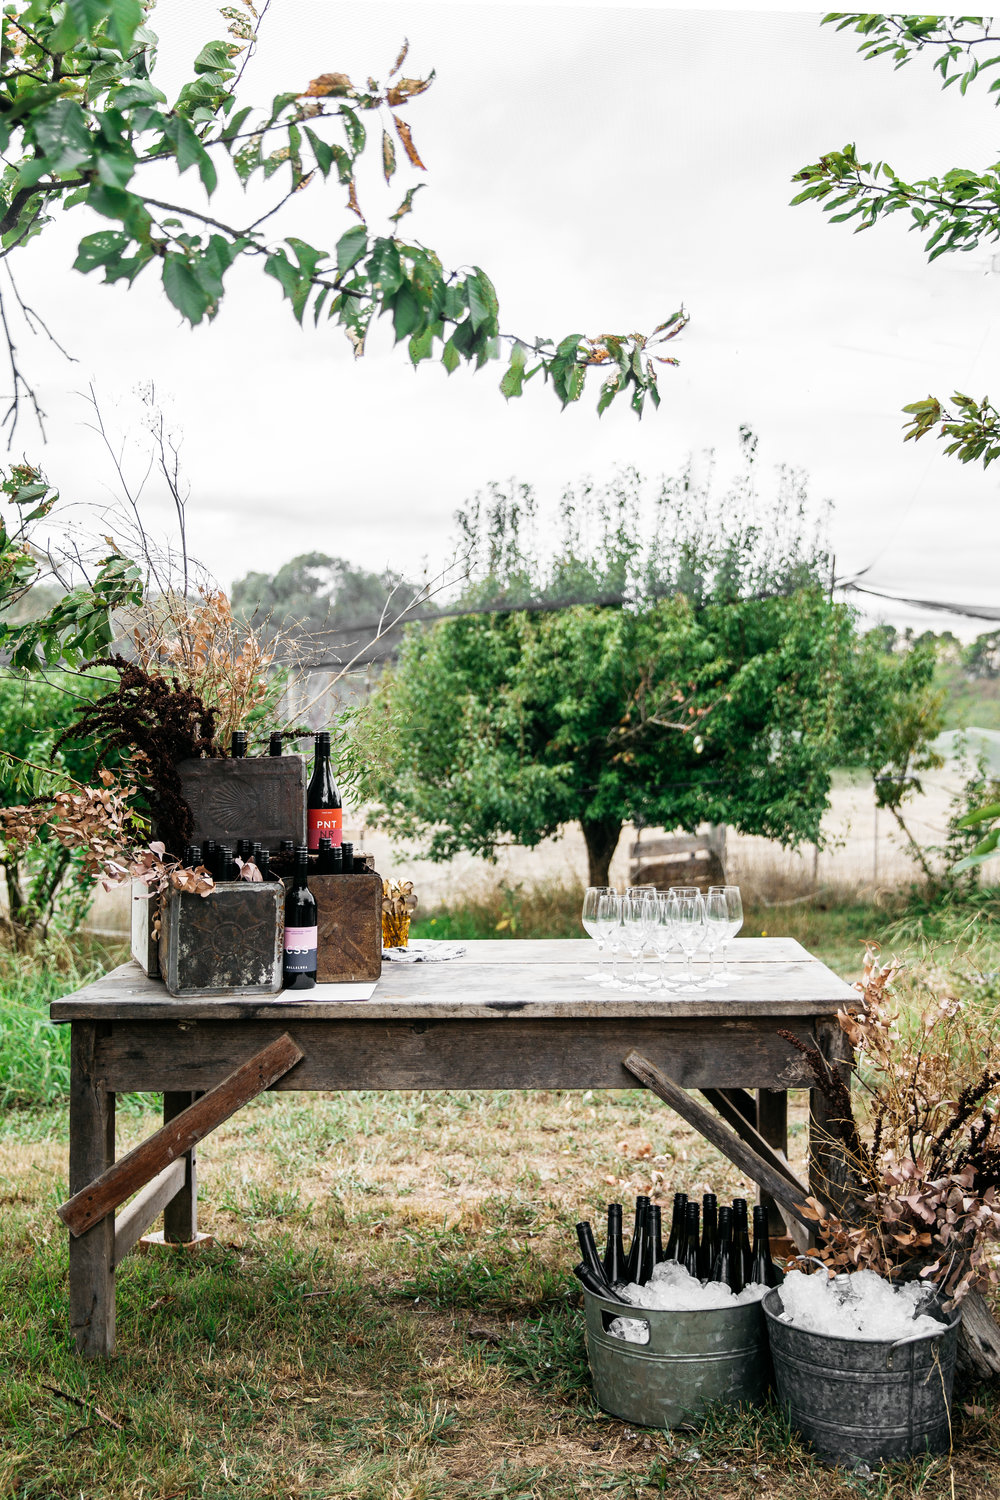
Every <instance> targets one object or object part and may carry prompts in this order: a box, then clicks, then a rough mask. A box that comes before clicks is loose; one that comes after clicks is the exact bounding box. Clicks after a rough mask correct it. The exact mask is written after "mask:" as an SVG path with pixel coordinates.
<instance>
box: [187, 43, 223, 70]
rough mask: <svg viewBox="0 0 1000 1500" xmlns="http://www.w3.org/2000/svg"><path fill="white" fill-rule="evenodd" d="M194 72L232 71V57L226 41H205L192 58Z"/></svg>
mask: <svg viewBox="0 0 1000 1500" xmlns="http://www.w3.org/2000/svg"><path fill="white" fill-rule="evenodd" d="M194 70H195V72H196V73H225V72H227V71H229V72H231V71H232V58H231V57H230V55H229V44H228V43H227V42H207V43H206V44H205V46H204V47H202V49H201V51H200V52H199V53H198V56H197V57H196V58H195V60H194Z"/></svg>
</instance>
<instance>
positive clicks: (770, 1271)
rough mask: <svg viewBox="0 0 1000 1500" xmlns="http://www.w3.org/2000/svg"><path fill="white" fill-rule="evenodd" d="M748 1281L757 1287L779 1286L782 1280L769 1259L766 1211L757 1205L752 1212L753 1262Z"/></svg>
mask: <svg viewBox="0 0 1000 1500" xmlns="http://www.w3.org/2000/svg"><path fill="white" fill-rule="evenodd" d="M750 1280H751V1281H755V1282H757V1284H758V1285H759V1286H780V1284H781V1282H782V1281H783V1280H784V1277H783V1276H782V1274H781V1272H780V1271H779V1270H778V1267H777V1266H776V1265H775V1264H774V1261H773V1260H772V1259H771V1242H770V1239H769V1236H768V1230H767V1209H766V1208H764V1207H762V1206H761V1205H758V1206H757V1207H756V1208H755V1209H754V1211H753V1260H752V1261H751V1263H750Z"/></svg>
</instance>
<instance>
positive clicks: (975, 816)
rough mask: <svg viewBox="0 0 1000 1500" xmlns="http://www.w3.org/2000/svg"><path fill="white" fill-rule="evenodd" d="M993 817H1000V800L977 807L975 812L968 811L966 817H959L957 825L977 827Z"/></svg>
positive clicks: (958, 826)
mask: <svg viewBox="0 0 1000 1500" xmlns="http://www.w3.org/2000/svg"><path fill="white" fill-rule="evenodd" d="M991 818H1000V802H991V803H990V804H989V806H988V807H977V808H976V810H975V812H970V813H966V815H965V817H964V818H959V820H958V822H957V823H956V824H955V827H956V828H975V827H977V826H978V824H980V823H988V822H989V821H990V819H991Z"/></svg>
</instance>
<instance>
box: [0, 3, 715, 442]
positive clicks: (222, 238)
mask: <svg viewBox="0 0 1000 1500" xmlns="http://www.w3.org/2000/svg"><path fill="white" fill-rule="evenodd" d="M266 9H267V7H266V6H265V7H264V8H263V10H262V11H261V12H260V13H259V14H258V12H257V11H256V10H255V9H254V7H253V5H252V4H251V3H250V0H238V3H237V4H234V5H231V6H229V7H227V9H225V10H224V11H223V15H224V16H225V17H226V18H227V20H228V22H229V37H228V39H227V40H219V41H212V42H209V43H208V44H207V45H206V46H204V47H203V48H202V49H201V51H200V52H199V54H198V56H197V57H196V58H195V59H194V63H193V76H192V77H191V78H190V79H189V80H188V81H187V82H186V83H185V84H184V85H183V87H182V88H181V90H180V92H179V93H178V95H177V97H176V98H175V99H174V100H173V102H170V101H168V99H167V97H166V95H165V94H164V93H163V92H162V91H161V90H160V89H159V88H158V87H157V86H156V83H155V81H154V80H155V76H156V40H157V39H156V36H155V35H154V33H153V32H152V31H150V30H149V28H148V27H147V26H146V25H145V22H144V14H143V10H142V7H141V6H140V4H139V0H75V3H69V4H66V5H63V4H58V3H54V0H15V3H14V4H12V5H9V6H8V7H7V11H8V22H9V24H8V27H7V30H6V36H5V50H4V53H3V71H2V76H0V152H3V153H5V154H6V155H5V159H6V161H7V165H6V167H5V169H4V171H3V173H2V175H0V258H2V257H3V256H5V255H7V254H9V253H10V252H11V251H12V250H13V249H14V248H15V246H18V245H22V244H24V243H26V242H27V241H28V240H30V239H31V238H32V237H33V236H34V235H35V234H38V233H40V232H41V231H42V230H43V228H44V227H45V225H46V224H48V223H49V222H50V215H49V212H48V210H50V209H51V208H52V206H53V205H54V204H55V203H57V202H59V203H61V205H62V207H63V208H64V209H66V210H69V209H72V208H75V207H77V206H80V205H84V206H86V207H88V208H90V209H91V210H92V211H94V212H96V213H97V214H99V215H100V216H101V217H102V218H104V219H106V220H108V221H110V224H111V226H113V227H108V228H103V229H99V230H97V231H96V232H94V233H91V234H87V235H85V236H84V237H83V238H82V239H81V240H80V242H79V246H78V253H77V256H76V260H75V262H74V265H75V268H76V269H77V270H79V271H82V272H84V273H89V272H92V271H99V272H100V273H101V274H102V276H103V279H104V281H105V282H107V283H112V284H113V283H115V282H118V281H125V282H126V283H128V284H131V283H132V282H133V281H135V279H136V278H137V277H138V276H139V275H140V274H141V273H142V272H143V271H144V270H146V268H147V267H149V266H156V267H157V268H158V269H159V273H160V276H161V279H162V283H163V288H164V291H165V293H166V295H167V297H168V298H169V300H170V301H171V303H172V304H173V305H174V306H175V307H176V308H177V310H178V311H179V312H180V314H181V316H182V317H183V318H184V319H185V320H186V321H187V322H188V323H190V324H191V325H192V326H195V325H197V324H199V323H201V322H202V321H203V320H206V319H207V320H211V319H212V318H214V317H215V316H216V314H217V312H218V310H219V306H220V304H221V301H222V298H223V296H224V292H225V284H226V279H227V276H228V273H229V271H230V270H231V268H232V266H233V265H234V264H235V263H236V262H238V261H239V260H241V259H245V258H255V259H260V260H261V261H262V265H263V270H264V272H265V274H266V275H268V276H269V277H271V278H273V280H274V281H276V282H277V284H278V287H279V289H280V291H281V294H282V296H283V297H284V298H285V300H287V301H288V302H289V303H290V304H291V310H292V313H293V316H294V317H295V318H296V320H297V321H298V322H299V323H302V322H303V321H304V319H305V317H306V316H310V317H311V318H312V320H313V323H314V325H318V324H319V322H320V320H321V319H323V320H326V321H333V322H334V323H336V324H337V325H339V326H340V328H341V329H342V330H343V332H344V333H345V335H346V336H347V338H348V340H349V341H350V343H351V345H352V347H353V349H354V352H355V355H356V356H360V355H361V354H363V353H364V349H365V341H366V338H367V334H368V331H369V328H370V326H371V323H372V320H373V319H374V318H376V317H383V316H384V317H388V318H390V319H391V321H392V326H393V332H394V335H395V341H396V343H401V342H404V341H405V342H406V345H407V351H408V354H409V358H410V360H411V361H412V363H413V364H414V365H418V364H421V363H422V362H423V361H425V360H428V359H439V360H440V361H441V363H442V364H443V365H444V366H445V369H446V370H447V371H448V373H449V374H451V373H452V372H453V371H454V370H455V369H457V368H458V367H459V365H461V364H466V365H469V364H471V365H474V367H475V368H476V369H480V368H482V367H483V365H485V364H487V363H488V362H490V361H493V360H496V359H498V358H500V357H501V354H502V352H503V351H502V346H503V345H504V344H506V345H507V346H508V347H509V354H508V356H507V358H508V363H507V369H506V372H505V374H504V376H503V379H502V381H501V391H502V393H503V395H504V396H505V397H506V398H507V399H508V400H509V399H511V398H514V397H517V396H520V395H521V394H522V391H523V387H524V384H525V382H526V381H528V380H530V379H532V378H533V377H534V376H535V375H538V374H541V375H542V377H543V381H545V382H551V384H552V386H553V389H554V390H555V393H556V395H557V397H558V399H559V400H560V402H561V404H562V405H563V406H564V407H565V406H566V405H568V404H569V403H570V402H573V401H576V400H578V399H579V398H580V396H581V395H582V394H583V391H584V387H585V383H586V374H587V371H588V370H589V369H590V368H591V367H595V366H598V367H601V366H603V367H606V369H607V372H608V373H607V375H606V378H605V379H604V381H603V383H602V385H601V389H600V395H599V399H598V411H599V412H603V411H604V410H606V409H607V407H608V406H609V405H610V404H611V402H612V401H613V400H615V399H616V398H617V397H618V396H625V397H626V398H627V399H629V401H630V404H631V406H632V408H633V409H634V410H635V411H636V412H637V413H639V414H641V413H642V410H643V408H644V405H645V402H646V399H647V397H648V398H649V399H650V400H651V401H652V402H653V404H654V405H657V404H658V403H659V392H658V388H657V366H658V365H661V364H667V365H672V364H676V363H677V361H676V360H675V359H673V358H671V357H669V356H667V355H664V354H663V353H661V352H659V350H660V346H662V345H664V344H665V343H667V342H669V341H670V340H672V339H674V338H675V337H676V336H677V335H678V334H679V333H680V332H681V330H682V328H683V327H684V326H685V324H686V323H687V321H688V318H687V314H686V313H685V312H684V310H683V309H680V310H679V311H677V312H674V313H672V314H671V315H670V316H669V317H668V318H666V319H665V320H664V321H663V322H661V323H660V324H659V326H658V327H657V328H655V329H654V330H653V332H652V333H651V334H648V335H647V334H643V333H630V334H614V333H611V334H603V335H600V336H594V337H591V336H587V335H584V334H579V333H575V334H571V335H569V336H567V337H564V338H562V339H559V340H553V339H549V338H538V339H534V340H525V339H522V338H516V337H514V336H511V335H504V334H501V328H500V316H499V302H498V298H497V294H496V291H495V289H494V286H493V283H492V281H491V280H490V278H489V276H488V275H487V273H486V272H485V271H484V270H483V269H482V267H480V266H475V265H474V266H471V267H465V268H462V269H459V270H453V271H450V272H446V271H445V269H444V267H443V265H442V262H441V260H440V258H439V257H438V256H437V255H436V254H435V253H434V251H433V250H430V249H428V248H427V247H425V246H423V245H422V244H420V243H419V242H416V241H413V242H411V241H410V240H409V239H406V238H403V237H401V236H400V234H399V232H398V229H393V230H392V231H391V232H389V233H388V234H373V233H372V232H371V231H370V229H369V225H368V220H367V219H366V216H365V213H364V211H363V210H362V207H361V204H360V202H359V199H358V191H357V166H358V163H359V162H360V160H361V158H362V157H363V156H364V154H365V152H366V150H367V149H368V148H369V147H371V148H373V149H374V150H375V151H376V152H377V153H378V158H379V162H380V166H381V169H382V174H383V177H384V180H385V183H386V184H387V185H389V184H390V183H391V182H392V179H393V178H394V177H395V176H396V174H397V171H398V170H399V169H400V165H401V163H402V162H404V161H405V163H406V165H407V167H408V169H409V170H411V171H413V172H425V171H426V167H425V164H424V162H423V160H422V158H421V156H420V152H419V149H418V147H417V145H416V142H415V140H414V137H413V131H412V128H411V126H410V123H409V121H408V120H407V119H406V118H405V117H404V114H403V113H402V112H401V111H404V110H408V106H409V105H410V103H411V102H412V101H413V100H414V99H416V98H418V97H419V96H420V95H421V94H423V93H425V92H426V91H427V89H429V88H430V86H431V84H432V82H433V78H434V74H433V71H432V72H430V73H429V74H428V75H427V76H425V77H409V76H405V75H404V74H403V72H402V69H403V64H404V62H405V61H406V58H407V56H408V51H409V44H408V43H404V45H403V47H402V48H401V50H400V52H399V54H398V56H397V57H396V60H395V62H394V63H393V66H392V68H391V69H390V71H389V74H388V76H387V78H386V79H385V81H384V82H381V83H380V82H378V81H377V80H376V79H373V78H369V79H367V81H366V83H365V84H364V85H363V86H358V85H355V84H354V83H353V82H352V80H351V79H350V78H349V77H348V76H347V75H346V74H345V73H339V72H325V73H320V74H318V75H317V76H316V77H315V78H313V79H312V80H311V81H310V82H309V83H308V84H307V85H306V86H305V88H297V89H293V90H287V91H285V92H282V93H280V94H278V95H277V96H276V97H275V98H274V99H273V100H272V102H271V104H270V105H269V106H264V107H260V106H254V105H245V104H241V103H240V102H239V101H238V98H237V91H238V86H239V85H240V82H241V79H242V75H243V69H244V67H245V65H246V60H247V57H248V56H249V54H250V51H251V50H252V49H253V48H254V46H255V45H256V43H257V40H258V34H259V24H260V20H261V19H262V17H263V14H264V12H265V11H266ZM366 120H367V123H366ZM373 127H374V128H373ZM164 162H170V163H172V165H173V166H174V168H175V169H176V172H177V176H178V178H184V177H185V174H187V173H188V172H189V171H190V169H191V168H194V179H196V180H197V188H196V192H195V196H194V197H193V198H191V197H189V198H185V200H184V201H181V202H172V201H167V200H166V199H161V198H154V197H153V196H151V194H150V193H149V192H147V191H145V190H144V188H143V186H142V183H143V182H144V180H145V178H146V175H147V169H148V168H149V167H150V166H155V167H156V168H157V171H158V173H159V174H160V175H162V166H163V164H164ZM226 170H229V171H231V172H232V173H233V174H235V177H236V179H237V181H238V182H239V183H240V184H241V185H242V186H243V188H244V189H247V188H249V187H250V186H251V185H252V184H253V185H257V184H258V183H259V184H264V183H267V182H269V181H270V179H271V178H272V177H274V178H275V181H276V184H278V185H279V191H278V192H277V194H276V197H275V199H274V201H273V203H272V204H271V205H270V206H269V207H268V208H267V209H266V210H265V211H264V212H260V213H258V214H256V216H255V217H254V218H253V219H251V220H250V221H249V222H247V223H245V224H232V223H229V222H227V221H226V220H224V219H221V218H219V217H217V216H215V215H212V214H211V213H210V212H208V211H207V205H208V202H210V200H211V199H212V197H213V195H214V194H215V192H216V190H217V188H218V185H219V180H220V172H221V171H226ZM194 179H192V180H194ZM157 180H159V177H158V179H157ZM321 182H322V183H328V184H331V185H337V186H339V188H340V189H342V190H344V191H345V192H346V202H345V203H344V211H345V212H346V213H347V214H349V215H352V216H353V217H354V218H355V219H356V220H357V222H356V223H354V224H353V225H351V227H349V228H347V229H346V230H345V231H344V232H343V233H342V234H341V235H340V236H339V238H338V239H337V240H336V242H335V243H333V244H332V245H327V246H320V245H315V244H312V243H310V242H309V241H306V240H304V239H302V238H300V237H299V236H297V235H295V234H294V233H285V234H280V233H279V234H277V235H275V236H274V237H268V236H267V235H266V234H265V232H264V226H265V225H267V224H270V223H271V222H272V221H273V220H275V218H276V216H278V215H279V214H281V213H282V211H283V210H285V209H286V208H287V207H288V206H289V205H294V203H295V202H296V200H297V198H298V195H299V194H300V193H303V192H305V191H307V190H309V189H310V188H313V189H315V185H316V184H318V183H321ZM422 186H423V183H422V182H419V181H418V182H413V183H412V184H411V185H410V186H409V187H407V188H406V191H405V193H404V195H403V198H402V200H401V202H400V203H399V205H398V207H397V208H396V210H395V212H394V213H392V214H390V215H389V220H390V223H391V224H392V225H394V226H398V225H399V223H400V222H401V220H403V219H404V218H405V217H406V216H407V215H408V214H409V213H411V212H412V211H413V205H414V198H415V195H416V193H417V192H419V190H420V188H421V187H422ZM8 347H9V349H10V351H11V352H10V357H11V363H12V366H13V367H14V368H15V395H16V394H17V392H18V377H17V371H16V366H15V365H14V360H15V350H14V347H13V344H12V342H11V339H10V337H9V334H8ZM13 416H14V417H16V407H15V409H14V412H13Z"/></svg>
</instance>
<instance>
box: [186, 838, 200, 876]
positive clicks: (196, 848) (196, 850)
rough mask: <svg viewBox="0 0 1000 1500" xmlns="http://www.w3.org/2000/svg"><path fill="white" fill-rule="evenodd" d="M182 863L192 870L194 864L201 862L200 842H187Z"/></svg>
mask: <svg viewBox="0 0 1000 1500" xmlns="http://www.w3.org/2000/svg"><path fill="white" fill-rule="evenodd" d="M184 864H185V865H186V866H187V868H188V869H189V870H193V869H194V868H195V866H196V865H200V864H201V845H200V844H188V846H187V848H186V849H185V850H184Z"/></svg>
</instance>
